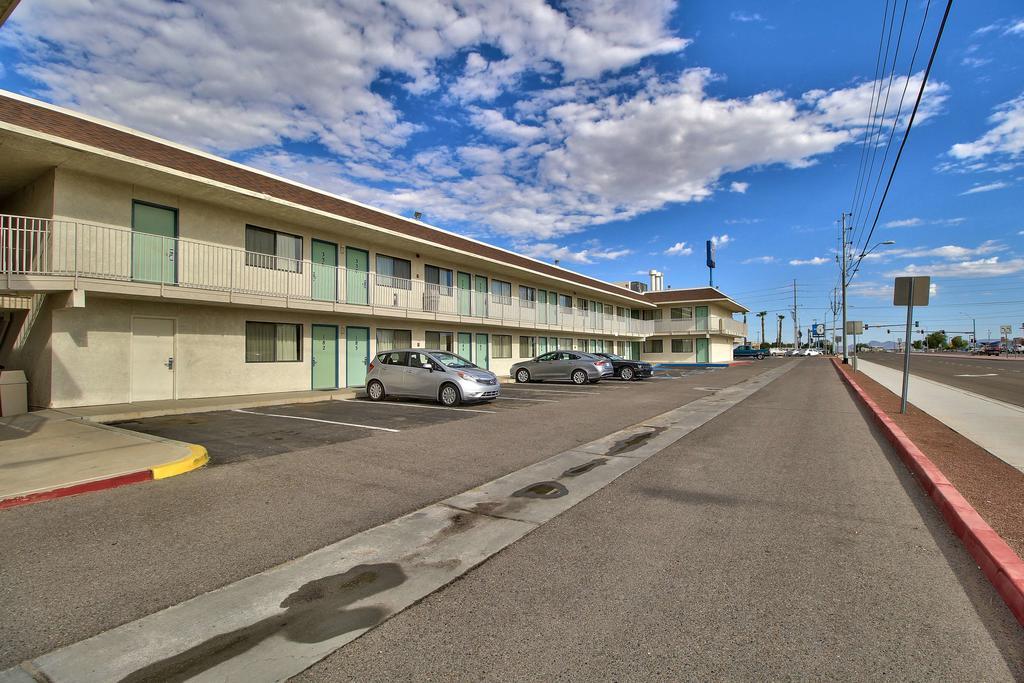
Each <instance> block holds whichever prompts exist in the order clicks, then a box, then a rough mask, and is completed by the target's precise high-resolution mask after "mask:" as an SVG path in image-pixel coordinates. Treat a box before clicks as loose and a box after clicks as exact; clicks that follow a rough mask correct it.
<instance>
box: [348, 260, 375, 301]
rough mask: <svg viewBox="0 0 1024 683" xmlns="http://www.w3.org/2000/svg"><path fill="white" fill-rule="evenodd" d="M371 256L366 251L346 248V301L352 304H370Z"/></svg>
mask: <svg viewBox="0 0 1024 683" xmlns="http://www.w3.org/2000/svg"><path fill="white" fill-rule="evenodd" d="M369 272H370V254H369V253H368V252H367V251H366V250H365V249H356V248H355V247H345V300H346V301H347V302H349V303H350V304H368V303H369V302H370V286H369V281H368V280H369Z"/></svg>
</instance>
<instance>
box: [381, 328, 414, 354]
mask: <svg viewBox="0 0 1024 683" xmlns="http://www.w3.org/2000/svg"><path fill="white" fill-rule="evenodd" d="M409 348H412V330H386V329H383V328H380V327H378V328H377V350H378V351H390V350H391V349H409Z"/></svg>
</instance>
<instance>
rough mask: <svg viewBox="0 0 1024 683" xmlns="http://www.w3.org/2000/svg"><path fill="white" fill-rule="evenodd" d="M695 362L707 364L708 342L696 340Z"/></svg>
mask: <svg viewBox="0 0 1024 683" xmlns="http://www.w3.org/2000/svg"><path fill="white" fill-rule="evenodd" d="M697 362H698V363H709V362H710V361H709V360H708V340H707V339H698V340H697Z"/></svg>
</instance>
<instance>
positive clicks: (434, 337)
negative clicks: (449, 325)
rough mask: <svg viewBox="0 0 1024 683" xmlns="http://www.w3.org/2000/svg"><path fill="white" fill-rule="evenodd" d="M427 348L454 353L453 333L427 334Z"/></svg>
mask: <svg viewBox="0 0 1024 683" xmlns="http://www.w3.org/2000/svg"><path fill="white" fill-rule="evenodd" d="M426 344H427V348H428V349H431V350H440V351H454V348H453V347H452V333H451V332H427V335H426Z"/></svg>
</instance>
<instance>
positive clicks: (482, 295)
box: [473, 275, 487, 337]
mask: <svg viewBox="0 0 1024 683" xmlns="http://www.w3.org/2000/svg"><path fill="white" fill-rule="evenodd" d="M473 290H474V293H473V315H477V316H480V317H482V318H486V317H487V278H485V277H484V276H482V275H477V276H475V277H474V278H473ZM484 336H485V337H486V336H487V335H484Z"/></svg>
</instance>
